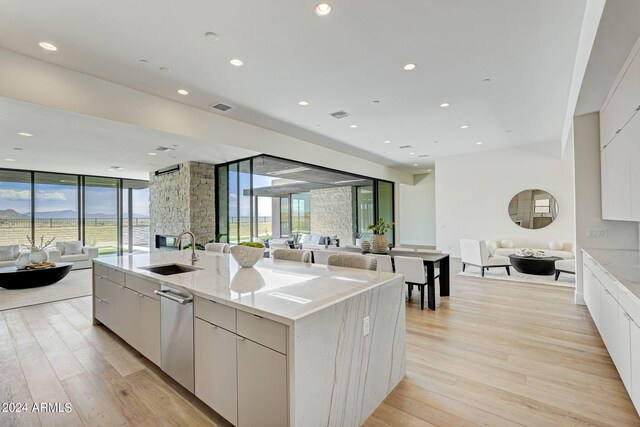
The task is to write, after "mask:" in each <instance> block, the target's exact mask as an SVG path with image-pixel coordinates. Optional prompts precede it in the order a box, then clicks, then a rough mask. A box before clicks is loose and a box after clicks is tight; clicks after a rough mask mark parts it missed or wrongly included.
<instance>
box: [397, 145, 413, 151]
mask: <svg viewBox="0 0 640 427" xmlns="http://www.w3.org/2000/svg"><path fill="white" fill-rule="evenodd" d="M398 148H399V149H401V150H404V149H406V148H411V146H410V145H401V146H400V147H398Z"/></svg>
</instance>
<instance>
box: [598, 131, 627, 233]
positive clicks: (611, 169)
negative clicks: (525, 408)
mask: <svg viewBox="0 0 640 427" xmlns="http://www.w3.org/2000/svg"><path fill="white" fill-rule="evenodd" d="M630 147H631V146H630V141H629V135H628V134H627V129H624V130H623V131H622V132H621V133H620V134H619V135H618V137H617V138H616V140H615V141H613V142H612V143H611V144H609V145H608V146H607V148H606V149H605V151H608V152H609V155H608V159H607V162H608V164H607V168H608V172H607V173H608V175H609V177H608V181H607V182H608V183H609V186H608V187H607V188H603V191H605V190H606V191H607V192H608V195H607V199H608V200H609V203H611V204H612V205H613V212H612V217H611V219H615V220H620V221H628V220H630V219H631V175H630V170H629V155H630V150H631V148H630Z"/></svg>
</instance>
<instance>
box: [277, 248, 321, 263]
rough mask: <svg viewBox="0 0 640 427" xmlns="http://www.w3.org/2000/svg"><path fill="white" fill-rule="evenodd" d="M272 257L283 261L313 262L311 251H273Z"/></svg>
mask: <svg viewBox="0 0 640 427" xmlns="http://www.w3.org/2000/svg"><path fill="white" fill-rule="evenodd" d="M271 256H272V257H273V259H279V260H283V261H296V262H308V263H310V262H311V251H303V250H302V249H276V250H274V251H271Z"/></svg>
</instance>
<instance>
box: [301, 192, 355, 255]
mask: <svg viewBox="0 0 640 427" xmlns="http://www.w3.org/2000/svg"><path fill="white" fill-rule="evenodd" d="M310 199H311V233H312V234H337V235H338V239H340V246H344V245H346V244H353V243H354V238H353V233H354V230H355V226H356V213H355V211H354V201H355V188H354V187H336V188H324V189H320V190H311V197H310Z"/></svg>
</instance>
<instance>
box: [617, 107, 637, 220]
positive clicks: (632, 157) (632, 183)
mask: <svg viewBox="0 0 640 427" xmlns="http://www.w3.org/2000/svg"><path fill="white" fill-rule="evenodd" d="M621 136H623V137H624V139H623V141H624V146H625V148H624V150H625V151H626V152H627V154H626V161H627V163H628V165H629V193H630V194H631V200H630V205H631V220H632V221H640V192H638V188H640V167H638V164H637V163H638V159H640V114H636V115H635V116H633V118H632V119H631V121H630V122H629V123H628V124H627V126H625V128H624V129H623V130H622V132H621Z"/></svg>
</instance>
